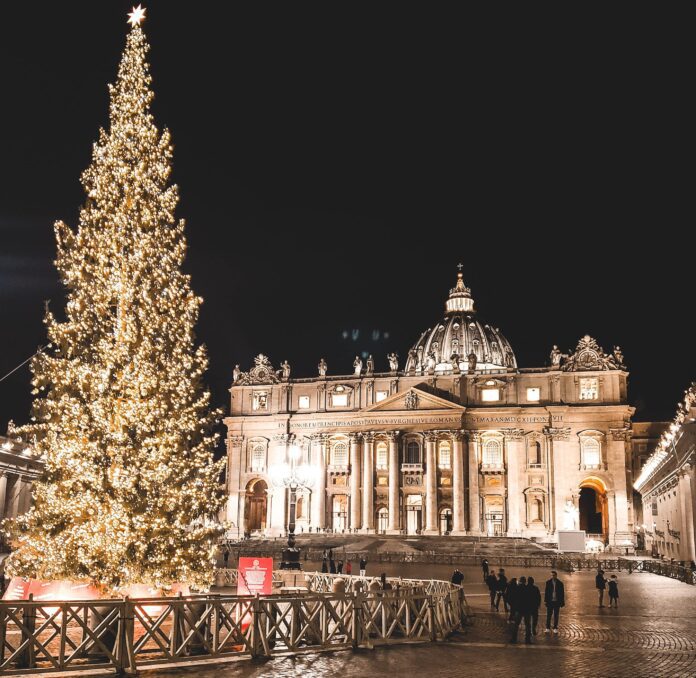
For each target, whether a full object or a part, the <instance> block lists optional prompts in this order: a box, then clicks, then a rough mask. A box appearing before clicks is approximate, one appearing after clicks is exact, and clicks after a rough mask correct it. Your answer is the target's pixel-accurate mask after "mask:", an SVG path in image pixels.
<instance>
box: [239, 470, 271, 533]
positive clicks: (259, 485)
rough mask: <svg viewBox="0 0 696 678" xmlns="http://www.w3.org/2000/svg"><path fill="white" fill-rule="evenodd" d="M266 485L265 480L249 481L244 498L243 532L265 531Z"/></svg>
mask: <svg viewBox="0 0 696 678" xmlns="http://www.w3.org/2000/svg"><path fill="white" fill-rule="evenodd" d="M267 498H268V485H267V484H266V481H265V480H262V479H260V478H259V479H257V480H251V481H249V484H248V485H247V488H246V495H245V497H244V532H247V533H248V532H258V531H259V530H260V531H263V530H265V529H266V502H267Z"/></svg>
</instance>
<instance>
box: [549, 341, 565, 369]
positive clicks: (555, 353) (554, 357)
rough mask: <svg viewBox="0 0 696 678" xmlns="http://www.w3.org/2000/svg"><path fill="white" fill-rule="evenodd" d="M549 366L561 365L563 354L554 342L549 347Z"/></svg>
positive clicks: (557, 366) (556, 366)
mask: <svg viewBox="0 0 696 678" xmlns="http://www.w3.org/2000/svg"><path fill="white" fill-rule="evenodd" d="M550 358H551V367H553V368H554V369H556V370H557V369H558V368H559V367H560V366H561V360H562V358H563V354H562V353H561V351H560V349H559V348H558V346H556V344H554V345H553V348H552V349H551V356H550Z"/></svg>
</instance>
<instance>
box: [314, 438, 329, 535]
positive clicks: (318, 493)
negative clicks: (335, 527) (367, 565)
mask: <svg viewBox="0 0 696 678" xmlns="http://www.w3.org/2000/svg"><path fill="white" fill-rule="evenodd" d="M327 439H328V436H327V435H326V434H325V433H317V434H316V435H314V436H312V448H313V451H314V450H316V455H317V456H316V464H317V482H316V485H315V487H314V489H313V490H312V497H313V501H312V525H314V528H315V529H323V528H324V527H326V443H327ZM312 456H313V457H314V455H312Z"/></svg>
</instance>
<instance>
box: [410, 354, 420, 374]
mask: <svg viewBox="0 0 696 678" xmlns="http://www.w3.org/2000/svg"><path fill="white" fill-rule="evenodd" d="M408 364H409V365H410V368H409V374H413V373H415V371H416V368H417V367H418V354H417V353H416V349H415V348H412V349H409V352H408Z"/></svg>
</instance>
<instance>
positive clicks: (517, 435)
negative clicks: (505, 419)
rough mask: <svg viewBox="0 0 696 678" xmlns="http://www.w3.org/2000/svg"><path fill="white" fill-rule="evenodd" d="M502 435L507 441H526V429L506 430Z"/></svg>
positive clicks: (503, 430)
mask: <svg viewBox="0 0 696 678" xmlns="http://www.w3.org/2000/svg"><path fill="white" fill-rule="evenodd" d="M502 433H503V435H504V436H505V440H516V441H517V440H524V429H521V428H504V429H502Z"/></svg>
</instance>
